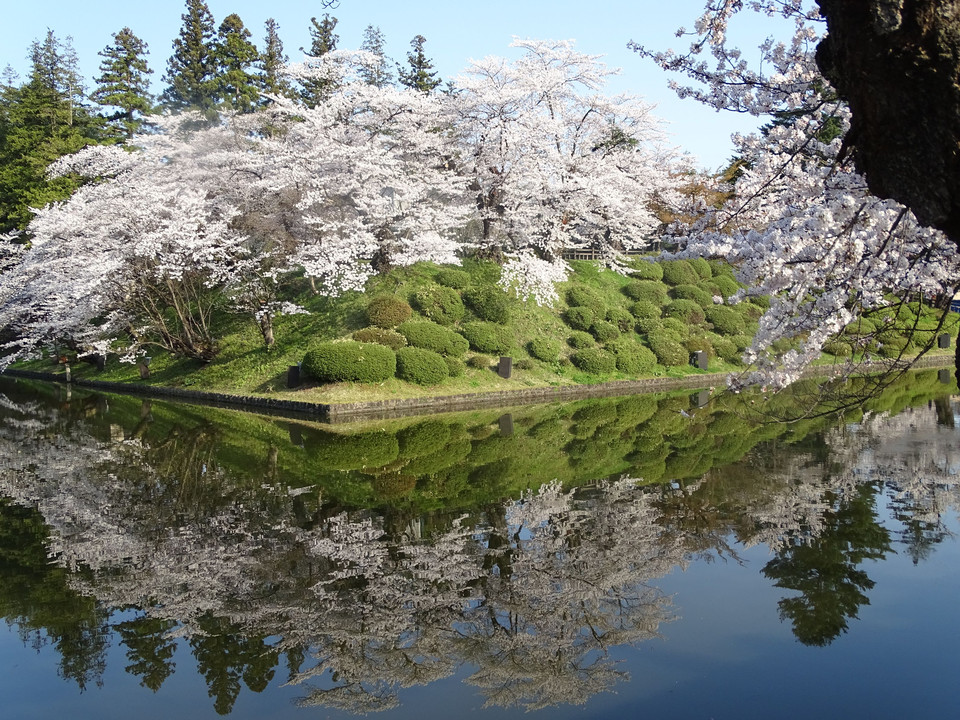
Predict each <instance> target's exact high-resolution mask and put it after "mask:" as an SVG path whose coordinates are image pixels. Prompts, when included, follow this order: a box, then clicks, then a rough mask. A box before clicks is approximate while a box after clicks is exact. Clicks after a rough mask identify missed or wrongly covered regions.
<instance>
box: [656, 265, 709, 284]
mask: <svg viewBox="0 0 960 720" xmlns="http://www.w3.org/2000/svg"><path fill="white" fill-rule="evenodd" d="M660 266H661V267H662V268H663V281H664V282H665V283H667V285H696V284H697V283H698V282H700V279H701V278H700V275H698V274H697V271H696V270H694V269H693V265H691V264H690V261H689V260H664V261H663V262H662V263H660Z"/></svg>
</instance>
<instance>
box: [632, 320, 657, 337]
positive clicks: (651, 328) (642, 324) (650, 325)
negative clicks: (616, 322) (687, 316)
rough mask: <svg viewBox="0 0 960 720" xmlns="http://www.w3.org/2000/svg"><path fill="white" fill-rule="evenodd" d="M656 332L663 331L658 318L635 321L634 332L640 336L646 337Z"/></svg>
mask: <svg viewBox="0 0 960 720" xmlns="http://www.w3.org/2000/svg"><path fill="white" fill-rule="evenodd" d="M658 330H663V322H661V320H660V318H655V317H649V318H640V319H639V320H637V325H636V331H637V333H638V334H640V335H647V334H649V333H652V332H656V331H658Z"/></svg>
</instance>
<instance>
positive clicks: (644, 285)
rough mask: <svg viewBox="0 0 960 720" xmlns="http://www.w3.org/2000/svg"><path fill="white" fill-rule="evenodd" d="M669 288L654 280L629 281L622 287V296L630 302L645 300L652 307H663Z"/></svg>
mask: <svg viewBox="0 0 960 720" xmlns="http://www.w3.org/2000/svg"><path fill="white" fill-rule="evenodd" d="M668 290H669V288H667V286H666V285H664V284H663V283H662V282H657V281H656V280H631V281H630V282H628V283H627V284H626V285H624V286H623V294H624V295H626V296H627V297H628V298H630V299H631V300H646V301H647V302H651V303H653V304H654V305H658V306H659V305H663V304H664V303H665V302H666V301H667V292H668Z"/></svg>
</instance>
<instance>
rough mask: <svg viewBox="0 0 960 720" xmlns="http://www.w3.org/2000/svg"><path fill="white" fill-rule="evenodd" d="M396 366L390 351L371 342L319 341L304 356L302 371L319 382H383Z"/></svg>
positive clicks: (394, 355)
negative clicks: (319, 342)
mask: <svg viewBox="0 0 960 720" xmlns="http://www.w3.org/2000/svg"><path fill="white" fill-rule="evenodd" d="M396 369H397V356H396V354H395V353H394V352H393V350H391V349H390V348H388V347H386V346H384V345H377V344H374V343H359V342H354V341H352V340H347V341H346V342H335V343H321V344H319V345H317V346H316V347H313V348H311V349H310V350H309V351H308V352H307V354H306V355H304V356H303V370H304V371H305V372H306V373H307V375H308V376H309V377H312V378H314V379H315V380H319V381H320V382H345V381H352V382H383V381H384V380H386V379H387V378H390V377H393V374H394V372H396Z"/></svg>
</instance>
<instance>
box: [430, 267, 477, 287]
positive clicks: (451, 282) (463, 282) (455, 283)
mask: <svg viewBox="0 0 960 720" xmlns="http://www.w3.org/2000/svg"><path fill="white" fill-rule="evenodd" d="M436 281H437V283H438V284H440V285H443V286H444V287H448V288H453V289H454V290H463V289H464V288H467V287H470V273H468V272H467V271H466V270H459V269H457V268H442V269H441V270H440V272H438V273H437V277H436Z"/></svg>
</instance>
